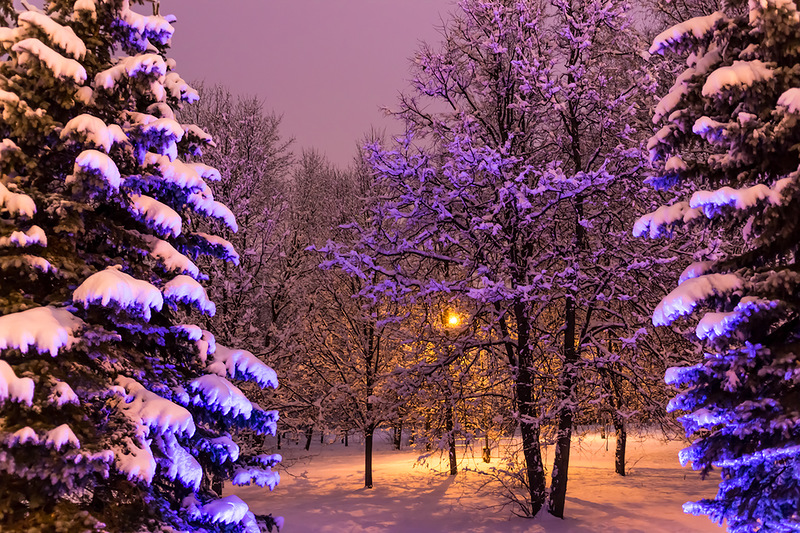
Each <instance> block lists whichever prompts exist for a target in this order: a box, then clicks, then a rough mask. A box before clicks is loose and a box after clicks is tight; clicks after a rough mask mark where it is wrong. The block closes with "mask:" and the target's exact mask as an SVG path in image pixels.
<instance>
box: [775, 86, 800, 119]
mask: <svg viewBox="0 0 800 533" xmlns="http://www.w3.org/2000/svg"><path fill="white" fill-rule="evenodd" d="M778 105H779V106H783V107H785V108H786V110H787V111H788V112H789V113H793V114H797V113H800V89H798V88H797V87H793V88H791V89H789V90H787V91H785V92H784V93H783V94H781V95H780V97H779V98H778Z"/></svg>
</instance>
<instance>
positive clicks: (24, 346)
mask: <svg viewBox="0 0 800 533" xmlns="http://www.w3.org/2000/svg"><path fill="white" fill-rule="evenodd" d="M82 326H83V321H82V320H81V319H80V318H78V317H76V316H75V315H73V314H72V313H70V312H69V311H67V310H66V309H60V308H56V307H50V306H47V307H35V308H33V309H28V310H26V311H20V312H18V313H11V314H8V315H5V316H2V317H0V349H6V348H16V349H18V350H19V351H21V352H22V353H28V348H29V347H33V348H35V349H36V351H37V352H39V353H47V352H49V353H50V355H51V356H53V357H55V356H56V355H57V354H58V351H59V350H60V349H61V348H64V347H66V348H69V347H71V346H72V344H73V343H74V342H75V340H76V339H75V337H74V336H73V333H74V332H75V331H76V330H77V329H79V328H80V327H82Z"/></svg>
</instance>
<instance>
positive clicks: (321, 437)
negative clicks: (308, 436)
mask: <svg viewBox="0 0 800 533" xmlns="http://www.w3.org/2000/svg"><path fill="white" fill-rule="evenodd" d="M319 443H320V444H325V430H322V431H320V432H319Z"/></svg>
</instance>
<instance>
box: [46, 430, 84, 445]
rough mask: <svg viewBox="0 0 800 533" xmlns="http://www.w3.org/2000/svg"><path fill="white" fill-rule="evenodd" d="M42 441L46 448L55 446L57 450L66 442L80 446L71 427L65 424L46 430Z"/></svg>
mask: <svg viewBox="0 0 800 533" xmlns="http://www.w3.org/2000/svg"><path fill="white" fill-rule="evenodd" d="M44 443H45V445H46V446H47V447H48V448H55V449H56V450H58V451H60V450H61V448H63V447H64V446H66V445H67V444H71V445H72V446H74V447H75V448H80V447H81V443H80V441H79V440H78V437H77V436H75V433H73V431H72V429H71V428H70V427H69V426H68V425H66V424H61V425H60V426H58V427H57V428H54V429H51V430H50V431H48V432H46V433H45V434H44Z"/></svg>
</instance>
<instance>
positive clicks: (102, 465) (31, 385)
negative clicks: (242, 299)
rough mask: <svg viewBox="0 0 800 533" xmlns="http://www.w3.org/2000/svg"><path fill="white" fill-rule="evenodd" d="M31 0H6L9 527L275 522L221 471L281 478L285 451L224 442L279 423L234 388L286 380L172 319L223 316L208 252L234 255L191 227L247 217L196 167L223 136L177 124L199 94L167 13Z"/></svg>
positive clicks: (1, 299) (2, 433)
mask: <svg viewBox="0 0 800 533" xmlns="http://www.w3.org/2000/svg"><path fill="white" fill-rule="evenodd" d="M25 5H26V7H27V9H25V10H21V11H18V10H17V9H16V8H15V7H14V4H13V3H12V2H11V1H10V0H4V1H2V2H0V13H2V16H3V21H4V25H3V27H2V28H0V47H2V53H3V59H2V62H1V63H0V108H1V109H2V120H0V139H2V140H0V221H1V222H2V223H1V224H0V270H2V276H3V282H2V284H0V487H2V490H1V491H0V529H2V530H3V531H32V530H37V531H38V530H42V531H86V530H92V529H102V530H107V531H167V530H168V531H175V530H176V529H177V530H189V531H230V530H237V531H253V532H255V531H259V530H263V529H264V528H269V529H271V528H272V525H274V524H275V521H274V520H273V519H272V518H271V517H262V518H261V519H259V518H257V517H256V516H255V515H254V514H253V513H252V512H250V511H249V510H248V507H247V505H246V504H245V503H244V502H243V501H241V500H240V499H239V498H237V497H236V496H228V497H225V498H220V495H219V494H216V493H215V492H214V491H213V490H212V489H211V487H210V483H209V480H210V479H220V478H233V483H234V484H249V483H250V482H255V483H257V484H258V485H261V486H269V487H270V488H272V487H274V486H275V485H276V484H277V482H278V475H277V473H275V472H272V470H271V467H272V466H273V465H274V464H275V463H276V462H277V461H279V460H280V457H279V456H276V455H260V456H245V455H244V454H240V450H239V447H238V446H237V444H236V443H235V442H234V440H233V439H232V438H231V435H230V433H231V432H235V431H237V430H240V429H249V430H254V431H256V432H260V433H270V432H274V428H275V422H276V420H277V414H276V413H275V412H272V411H264V410H262V409H260V408H259V407H257V406H255V405H253V404H252V403H251V402H250V401H249V400H248V399H247V398H246V397H245V396H244V395H243V394H242V392H241V391H240V390H239V389H238V388H237V387H236V386H235V385H234V384H233V383H231V381H229V379H235V380H249V381H254V382H256V383H258V384H259V385H260V386H262V387H267V386H271V387H276V386H277V380H276V376H275V373H274V372H273V371H272V370H271V369H270V368H269V367H267V366H266V365H264V364H263V363H261V362H259V361H258V360H257V359H255V358H254V357H253V356H252V355H251V354H250V353H249V352H246V351H242V350H232V349H228V348H226V347H224V346H221V345H216V346H215V343H214V339H213V336H211V334H210V333H208V332H205V331H203V330H201V328H199V327H198V326H194V325H186V324H178V323H176V319H175V317H176V316H177V313H178V312H179V311H180V310H181V309H194V310H195V312H201V313H205V314H208V315H211V314H213V313H214V311H215V308H214V304H213V302H211V301H210V300H209V299H208V297H207V295H206V292H205V289H204V288H203V286H202V285H201V284H200V282H201V281H203V280H205V279H207V277H206V276H204V275H203V274H202V273H201V272H200V271H199V269H198V268H197V266H196V264H195V262H194V261H196V260H197V257H198V256H200V255H210V256H213V257H216V258H219V259H222V260H228V261H234V262H235V261H236V260H237V255H236V252H235V251H234V249H233V247H232V246H231V245H230V243H228V241H226V240H224V239H223V238H221V237H219V236H216V235H211V234H207V233H199V232H191V231H188V230H187V228H188V227H189V220H190V218H192V217H193V218H195V219H196V218H200V217H209V218H211V219H215V220H217V222H215V224H216V226H215V228H216V229H218V230H222V229H224V228H223V226H228V227H229V228H230V229H232V230H233V231H236V221H235V219H234V217H233V215H232V214H231V212H230V210H229V209H228V208H227V207H225V206H224V205H223V204H222V203H219V202H217V201H215V200H214V198H213V195H212V194H211V191H210V189H209V187H208V185H207V184H206V181H205V180H215V179H219V173H218V172H217V171H216V170H214V169H213V168H211V167H208V166H205V165H202V164H199V163H190V162H187V159H188V158H190V157H193V156H198V155H200V153H201V149H202V147H204V146H208V145H210V144H211V142H212V141H211V138H210V137H209V136H208V135H207V134H205V133H204V132H203V131H202V130H201V129H200V128H198V127H197V126H194V125H186V124H179V123H178V122H177V121H176V120H175V115H174V111H175V110H176V109H178V108H179V107H180V106H181V105H182V104H183V103H186V102H192V101H194V100H196V99H197V93H196V92H195V91H194V90H193V89H192V88H191V87H189V86H188V85H187V84H186V83H185V82H184V81H183V80H182V79H181V78H180V76H179V75H178V74H177V73H176V72H175V71H174V67H175V63H174V61H172V60H170V59H168V58H167V57H166V55H165V54H166V50H167V48H168V46H169V42H170V39H171V37H172V34H173V27H172V25H171V24H170V23H171V22H172V19H171V18H170V17H162V16H159V15H153V16H145V15H142V14H139V13H137V12H135V11H133V10H132V9H131V8H130V6H129V3H128V1H127V0H109V1H103V2H99V1H95V0H78V1H77V2H73V1H66V0H57V1H52V2H47V3H45V7H44V9H43V10H39V9H37V8H34V7H30V6H28V5H27V4H25ZM181 158H183V161H182V160H181Z"/></svg>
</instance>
